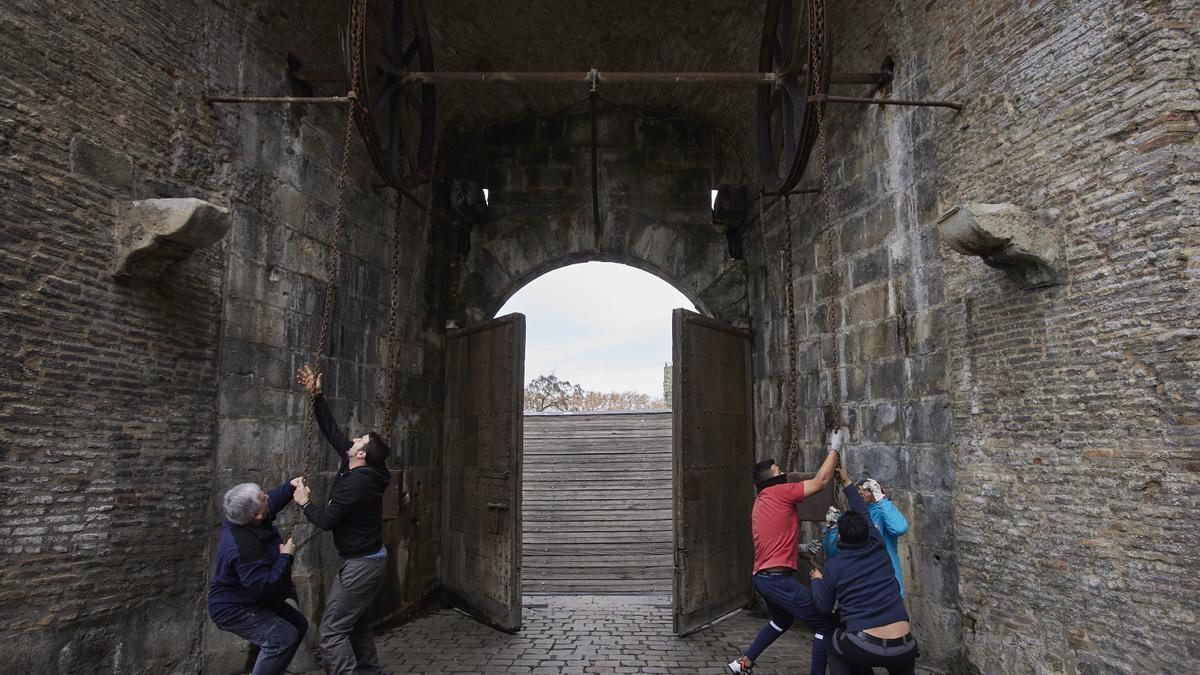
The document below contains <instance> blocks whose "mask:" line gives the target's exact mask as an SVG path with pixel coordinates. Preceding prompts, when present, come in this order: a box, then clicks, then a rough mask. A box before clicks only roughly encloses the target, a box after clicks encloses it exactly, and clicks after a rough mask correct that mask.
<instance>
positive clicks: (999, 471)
mask: <svg viewBox="0 0 1200 675" xmlns="http://www.w3.org/2000/svg"><path fill="white" fill-rule="evenodd" d="M997 9H1003V10H1004V11H1003V14H1001V15H997V16H992V17H989V16H986V15H984V14H983V13H972V12H968V11H965V8H962V9H960V8H957V7H953V6H950V5H946V6H939V7H938V8H936V9H934V10H933V11H931V13H930V15H929V16H928V17H927V18H925V19H923V21H929V22H932V23H936V24H938V25H941V26H943V28H942V29H941V31H940V32H941V33H942V34H943V35H948V36H953V39H951V40H948V41H945V42H938V43H936V44H931V48H930V58H929V63H930V64H933V67H931V68H930V80H931V81H932V82H934V83H944V84H943V85H942V86H943V87H944V89H943V91H945V93H946V95H951V96H955V97H959V98H963V99H964V100H966V101H967V102H968V105H969V106H970V107H969V109H968V111H967V115H966V116H965V119H964V120H963V123H962V124H961V125H960V128H959V129H958V130H957V131H955V132H954V133H949V134H946V135H945V136H944V137H943V136H939V142H938V145H937V165H938V167H939V172H938V173H939V176H940V180H939V183H938V185H937V191H936V199H937V203H938V210H939V211H941V210H944V209H946V208H949V207H951V206H953V205H955V204H958V203H963V202H1008V203H1013V204H1017V205H1019V206H1022V207H1024V208H1026V209H1029V210H1030V211H1031V212H1032V213H1033V214H1035V216H1037V217H1038V218H1040V219H1041V220H1042V221H1043V222H1044V227H1046V228H1048V229H1050V230H1052V231H1053V232H1054V233H1055V235H1056V236H1057V237H1059V238H1060V241H1061V244H1062V245H1063V246H1064V247H1065V252H1066V255H1065V258H1066V262H1065V265H1064V267H1065V270H1064V271H1065V278H1064V283H1063V284H1062V285H1060V286H1057V287H1054V288H1050V289H1047V290H1044V291H1037V292H1028V291H1019V290H1017V289H1016V288H1015V287H1014V285H1013V284H1012V283H1011V282H1010V281H1009V280H1008V279H1007V278H1005V277H1004V275H1002V274H1000V273H998V272H996V271H994V270H991V269H989V268H986V267H984V266H982V265H980V264H979V261H978V260H976V259H966V258H962V257H961V256H958V255H956V254H953V253H949V252H948V251H946V250H945V249H944V257H945V261H946V265H945V288H946V309H947V315H946V324H945V326H944V334H945V335H946V337H947V339H948V340H949V341H950V343H951V344H952V345H953V350H952V353H951V361H950V364H949V365H950V371H951V373H952V380H951V382H952V386H953V392H952V401H953V404H952V412H953V415H952V421H951V424H952V433H953V436H954V441H955V449H956V462H955V467H956V476H957V480H956V483H957V489H956V496H955V501H956V507H957V511H958V522H957V528H956V529H957V533H958V547H957V551H958V557H959V577H960V592H961V601H962V607H961V610H962V615H963V622H964V626H963V627H964V631H963V636H964V639H965V645H966V649H967V653H968V656H969V657H970V659H971V661H972V662H973V663H976V664H977V665H978V666H979V667H980V668H981V669H982V670H983V671H984V672H992V671H999V670H1003V671H1006V672H1030V671H1034V670H1038V671H1042V672H1080V673H1117V672H1176V671H1178V670H1181V669H1187V665H1186V664H1189V663H1192V662H1194V660H1195V658H1196V655H1197V652H1196V645H1197V644H1198V643H1200V629H1197V618H1198V617H1197V608H1200V576H1197V575H1196V573H1195V570H1196V569H1197V566H1198V565H1200V553H1198V552H1197V547H1198V545H1200V535H1198V534H1197V530H1196V528H1195V527H1191V526H1189V525H1188V523H1187V514H1190V513H1192V512H1194V511H1195V510H1196V508H1197V507H1198V506H1200V498H1198V497H1197V496H1196V494H1197V492H1196V488H1197V485H1198V484H1200V474H1198V472H1200V465H1197V463H1196V461H1195V460H1196V457H1197V449H1198V448H1200V440H1198V438H1200V435H1198V432H1200V418H1197V416H1196V410H1197V403H1198V399H1200V395H1198V393H1197V389H1196V382H1197V379H1196V377H1197V374H1198V373H1200V344H1197V339H1196V338H1197V328H1200V320H1198V318H1197V317H1200V312H1198V311H1197V308H1198V307H1200V303H1198V298H1197V295H1196V288H1197V287H1196V279H1197V276H1196V270H1197V268H1198V258H1197V248H1196V245H1197V241H1200V237H1198V235H1200V230H1197V221H1198V218H1197V216H1198V215H1200V205H1198V204H1197V202H1196V198H1195V197H1196V194H1197V185H1198V183H1200V169H1198V168H1197V167H1198V166H1200V162H1197V159H1198V158H1200V145H1198V144H1197V139H1198V134H1200V124H1198V123H1197V119H1196V114H1197V110H1200V97H1198V96H1197V89H1196V82H1197V75H1198V72H1197V66H1198V65H1200V64H1198V62H1197V60H1196V50H1195V45H1196V44H1197V36H1198V32H1197V31H1198V29H1197V25H1198V22H1197V18H1198V16H1197V13H1196V8H1195V4H1194V3H1186V2H1150V3H1133V2H1120V3H1101V4H1096V3H1086V2H1072V3H1038V4H1037V5H1035V6H1032V7H1026V6H1024V5H1018V3H1006V4H1005V6H1004V7H1002V8H997ZM1005 34H1007V35H1020V36H1021V40H1020V41H1019V42H1018V43H1013V42H1010V41H1008V40H1005V39H1003V38H1002V35H1005ZM929 42H930V43H933V41H932V40H929ZM985 55H986V56H985ZM966 74H969V76H965V75H966ZM1166 635H1172V636H1175V637H1173V638H1168V639H1163V636H1166Z"/></svg>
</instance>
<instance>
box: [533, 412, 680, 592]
mask: <svg viewBox="0 0 1200 675" xmlns="http://www.w3.org/2000/svg"><path fill="white" fill-rule="evenodd" d="M522 503H523V507H522V514H521V515H522V523H523V525H522V531H523V535H522V536H523V546H522V583H521V586H522V589H523V590H524V592H526V593H568V594H569V593H663V592H670V590H671V575H672V569H673V565H674V560H673V557H672V554H671V545H672V544H671V543H672V541H673V539H672V537H673V533H672V529H671V413H669V412H663V413H630V414H602V415H527V416H526V417H525V448H524V481H523V485H522Z"/></svg>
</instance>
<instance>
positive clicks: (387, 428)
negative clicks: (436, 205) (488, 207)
mask: <svg viewBox="0 0 1200 675" xmlns="http://www.w3.org/2000/svg"><path fill="white" fill-rule="evenodd" d="M432 220H433V218H432V217H431V216H428V215H426V216H425V227H424V229H423V230H422V237H421V240H420V242H421V243H422V244H425V243H427V242H428V241H429V225H430V222H431V221H432ZM400 223H401V220H400V209H399V205H397V209H396V227H395V230H394V234H393V249H392V321H391V328H390V329H389V333H388V353H387V359H386V362H385V365H384V368H385V369H386V370H385V372H384V380H385V382H386V385H385V387H384V396H385V399H384V413H383V429H384V438H386V439H388V442H389V443H391V441H392V430H393V429H392V427H393V422H394V417H393V407H392V406H393V405H394V404H395V400H394V396H393V391H392V390H393V387H394V384H395V378H396V348H397V344H398V342H399V333H400V318H401V317H403V316H407V315H408V311H409V307H411V306H412V300H413V296H414V295H415V292H414V291H415V290H416V288H417V281H418V279H417V277H418V276H419V275H420V273H421V267H420V266H418V265H415V264H414V265H413V273H412V278H411V279H410V280H409V282H408V291H407V293H406V294H405V297H404V305H403V306H401V305H400V304H399V302H398V299H399V290H400V287H399V281H400Z"/></svg>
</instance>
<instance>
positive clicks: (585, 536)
mask: <svg viewBox="0 0 1200 675" xmlns="http://www.w3.org/2000/svg"><path fill="white" fill-rule="evenodd" d="M677 307H683V308H685V309H693V308H694V304H693V303H692V302H691V301H690V300H689V299H688V298H687V297H686V296H684V295H683V294H682V293H680V292H679V291H678V290H677V289H676V288H674V287H673V286H671V285H670V284H668V283H667V282H666V281H664V280H662V279H661V278H659V277H658V276H656V275H653V274H650V273H648V272H646V271H643V270H640V269H636V268H634V267H631V266H628V265H622V264H616V263H604V262H587V263H580V264H571V265H568V266H565V267H561V268H558V269H554V270H552V271H550V272H548V273H545V274H543V275H542V276H539V277H537V278H535V279H532V280H530V281H528V282H527V283H525V284H523V285H522V287H521V289H520V290H519V291H517V292H516V293H514V294H512V295H511V296H510V297H509V298H508V300H507V301H506V302H505V303H504V305H503V307H502V308H501V309H500V310H499V311H498V313H497V314H498V315H506V314H509V313H513V312H519V313H521V314H523V315H524V316H525V317H526V350H525V382H526V393H525V418H524V445H523V450H522V455H523V468H522V486H521V487H522V490H521V492H522V507H521V522H522V551H521V558H522V561H521V566H522V571H521V582H522V592H523V594H525V595H538V594H544V595H584V594H586V595H594V594H621V595H662V594H669V593H670V592H671V586H672V578H673V566H674V561H673V553H672V546H673V537H674V532H673V522H672V505H671V497H672V491H671V490H672V481H671V467H672V457H671V452H672V416H671V391H670V387H671V385H670V383H671V368H670V365H669V364H670V363H671V359H672V334H671V333H672V311H673V310H674V309H675V308H677Z"/></svg>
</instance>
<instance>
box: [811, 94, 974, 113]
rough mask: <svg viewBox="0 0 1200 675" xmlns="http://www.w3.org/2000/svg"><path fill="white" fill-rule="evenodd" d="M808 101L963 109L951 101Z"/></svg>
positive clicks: (842, 98) (839, 98) (843, 98)
mask: <svg viewBox="0 0 1200 675" xmlns="http://www.w3.org/2000/svg"><path fill="white" fill-rule="evenodd" d="M808 101H809V102H810V103H821V102H826V103H874V104H876V105H907V106H920V107H926V108H953V109H955V110H962V108H963V107H962V104H961V103H955V102H953V101H905V100H903V99H892V98H858V97H855V96H829V95H825V96H822V95H819V94H818V95H816V96H809V97H808Z"/></svg>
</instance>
